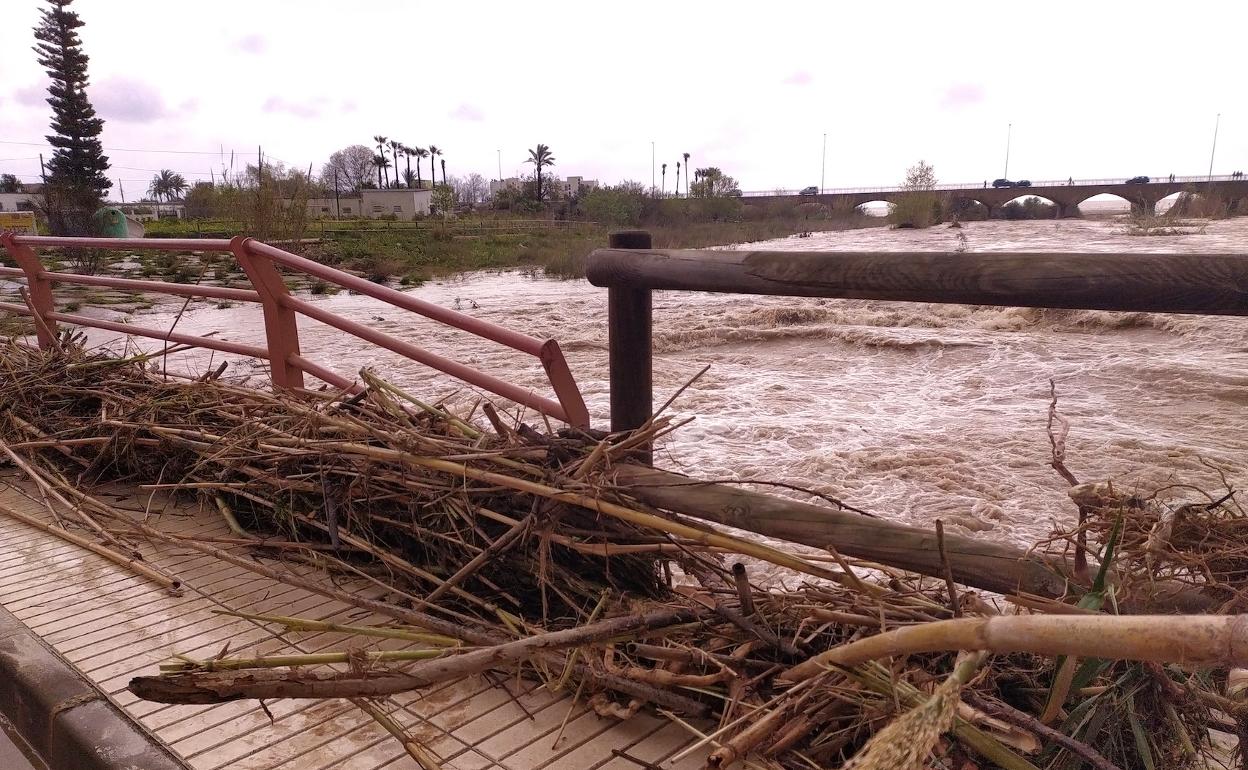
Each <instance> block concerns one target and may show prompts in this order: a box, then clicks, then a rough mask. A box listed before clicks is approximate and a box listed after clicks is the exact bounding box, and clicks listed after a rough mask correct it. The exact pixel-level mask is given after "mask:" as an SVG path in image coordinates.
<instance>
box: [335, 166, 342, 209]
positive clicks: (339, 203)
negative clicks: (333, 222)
mask: <svg viewBox="0 0 1248 770" xmlns="http://www.w3.org/2000/svg"><path fill="white" fill-rule="evenodd" d="M334 218H335V219H342V201H341V200H339V198H338V169H334Z"/></svg>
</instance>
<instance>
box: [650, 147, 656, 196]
mask: <svg viewBox="0 0 1248 770" xmlns="http://www.w3.org/2000/svg"><path fill="white" fill-rule="evenodd" d="M654 193H655V189H654V142H650V197H651V198H653V197H654Z"/></svg>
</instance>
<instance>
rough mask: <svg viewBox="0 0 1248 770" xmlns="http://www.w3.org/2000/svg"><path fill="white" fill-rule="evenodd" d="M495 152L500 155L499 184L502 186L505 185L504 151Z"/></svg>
mask: <svg viewBox="0 0 1248 770" xmlns="http://www.w3.org/2000/svg"><path fill="white" fill-rule="evenodd" d="M495 152H497V153H498V183H499V184H502V183H503V151H502V150H501V149H499V150H495Z"/></svg>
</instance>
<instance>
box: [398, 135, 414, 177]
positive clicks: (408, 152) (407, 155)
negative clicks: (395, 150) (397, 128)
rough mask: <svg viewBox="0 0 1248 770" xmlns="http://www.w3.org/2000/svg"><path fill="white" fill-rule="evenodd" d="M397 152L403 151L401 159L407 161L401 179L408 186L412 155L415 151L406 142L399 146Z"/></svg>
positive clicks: (410, 175)
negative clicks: (405, 169)
mask: <svg viewBox="0 0 1248 770" xmlns="http://www.w3.org/2000/svg"><path fill="white" fill-rule="evenodd" d="M399 152H401V153H403V159H404V160H406V161H407V171H405V172H404V173H403V181H404V183H405V184H407V186H408V187H411V186H412V156H413V155H415V154H416V153H415V152H414V151H413V150H412V148H411V147H408V146H407V145H406V144H405V145H403V146H401V147H399Z"/></svg>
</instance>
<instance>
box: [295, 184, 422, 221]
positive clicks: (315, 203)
mask: <svg viewBox="0 0 1248 770" xmlns="http://www.w3.org/2000/svg"><path fill="white" fill-rule="evenodd" d="M432 203H433V190H430V189H428V188H424V189H408V188H402V189H398V190H367V189H366V190H360V194H359V195H344V196H339V197H338V198H309V199H308V215H309V216H310V217H312V218H313V219H334V218H338V217H341V218H344V219H347V218H352V219H356V218H365V219H380V218H381V217H385V216H393V217H396V218H398V219H412V218H413V217H416V216H418V215H419V216H428V214H429V210H430V207H431V206H432Z"/></svg>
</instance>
